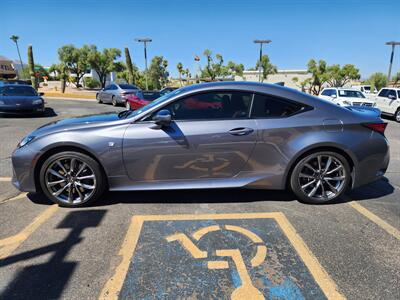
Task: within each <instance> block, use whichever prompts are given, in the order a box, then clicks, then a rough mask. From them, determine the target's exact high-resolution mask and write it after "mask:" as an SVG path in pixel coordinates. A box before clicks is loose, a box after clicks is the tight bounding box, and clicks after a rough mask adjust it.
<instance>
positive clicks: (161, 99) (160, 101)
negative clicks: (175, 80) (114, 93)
mask: <svg viewBox="0 0 400 300" xmlns="http://www.w3.org/2000/svg"><path fill="white" fill-rule="evenodd" d="M184 90H185V89H184V88H181V89H178V90H175V91H173V92H171V93H168V94H165V95H163V96H161V97H160V98H158V99H156V100H154V101H153V102H150V103H149V104H147V105H145V106H143V107H142V108H140V109H137V110H133V111H132V110H130V111H128V112H127V113H126V114H124V115H123V116H124V117H134V116H137V115H139V114H141V113H143V112H145V111H147V110H149V109H151V108H153V107H154V106H157V105H158V104H160V103H162V102H164V101H167V100H168V99H170V98H172V97H174V96H175V95H178V94H180V93H182V92H183V91H184Z"/></svg>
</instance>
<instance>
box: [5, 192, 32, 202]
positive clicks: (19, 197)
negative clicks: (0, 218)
mask: <svg viewBox="0 0 400 300" xmlns="http://www.w3.org/2000/svg"><path fill="white" fill-rule="evenodd" d="M26 195H27V193H20V194H18V195H17V196H14V197H11V198H6V199H0V204H3V203H6V202H10V201H14V200H20V199H24V198H25V197H26Z"/></svg>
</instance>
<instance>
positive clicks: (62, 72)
mask: <svg viewBox="0 0 400 300" xmlns="http://www.w3.org/2000/svg"><path fill="white" fill-rule="evenodd" d="M49 73H55V74H56V76H58V77H59V78H60V84H61V93H64V92H65V85H66V82H67V79H68V67H67V66H66V65H65V64H64V63H59V64H52V65H51V66H50V68H49Z"/></svg>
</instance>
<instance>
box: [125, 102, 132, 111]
mask: <svg viewBox="0 0 400 300" xmlns="http://www.w3.org/2000/svg"><path fill="white" fill-rule="evenodd" d="M125 107H126V109H127V110H131V105H130V103H129V101H126V103H125Z"/></svg>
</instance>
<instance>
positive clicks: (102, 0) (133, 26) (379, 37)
mask: <svg viewBox="0 0 400 300" xmlns="http://www.w3.org/2000/svg"><path fill="white" fill-rule="evenodd" d="M0 6H1V10H2V14H1V15H2V17H1V19H2V22H1V23H2V25H1V27H0V55H4V56H7V57H9V58H13V59H14V58H17V57H18V56H17V53H16V50H15V46H14V44H13V43H12V42H11V41H10V40H9V37H10V36H11V35H12V34H16V35H18V36H19V37H20V47H21V52H22V56H23V60H26V48H27V45H29V44H32V45H33V49H34V55H35V61H36V62H37V63H40V64H42V65H45V66H46V65H50V64H51V63H54V62H57V60H58V58H57V49H58V48H59V47H60V46H62V45H64V44H74V45H76V46H81V45H83V44H95V45H97V46H98V47H99V48H104V47H116V48H120V49H123V47H125V46H128V47H129V49H130V51H131V56H132V59H133V61H134V62H135V63H136V64H137V65H138V66H139V68H143V65H144V62H143V60H144V59H143V48H142V45H139V44H138V43H136V42H134V38H135V37H142V36H148V37H151V38H152V39H153V42H152V43H151V44H150V46H149V50H148V55H149V57H152V56H154V55H163V56H164V57H165V58H166V59H167V60H168V62H169V70H170V72H171V73H172V74H173V75H176V73H177V72H176V64H177V63H178V62H182V63H183V65H184V67H189V68H190V69H192V70H195V69H196V64H195V62H194V60H193V57H194V55H195V54H198V55H201V54H202V53H203V50H204V49H206V48H208V49H210V50H212V51H213V53H214V54H215V53H221V54H222V55H223V57H224V60H225V61H226V62H227V61H229V60H233V61H235V62H237V63H239V62H240V63H243V64H244V65H245V67H246V68H249V67H253V66H254V65H255V61H256V59H257V56H258V47H257V46H256V45H255V44H253V40H254V39H255V38H259V39H271V40H272V44H270V45H268V46H267V47H266V48H265V52H266V53H267V54H268V55H269V56H270V59H271V61H272V63H273V64H275V65H277V66H278V68H279V69H304V68H305V65H306V63H307V61H308V60H309V59H310V58H316V59H325V60H326V61H327V62H328V64H333V63H338V64H345V63H353V64H355V65H356V66H357V67H358V68H359V69H360V71H361V74H362V76H363V77H364V78H365V77H367V76H368V75H369V74H371V73H372V72H376V71H379V72H384V73H386V72H387V69H388V63H389V55H390V49H389V47H388V46H386V45H385V42H386V41H389V40H400V21H399V20H400V1H398V0H381V1H377V0H363V1H362V0H320V1H316V0H309V1H305V0H291V1H289V0H287V1H285V0H281V1H278V0H273V1H272V0H269V1H268V0H264V1H262V0H247V1H245V0H241V1H238V0H230V1H227V0H221V1H218V0H214V1H211V0H196V1H190V0H186V1H180V0H175V1H174V0H164V1H161V0H148V1H146V0H142V1H138V0H137V1H127V0H126V1H123V0H113V1H106V0H80V1H79V0H2V1H1V4H0ZM201 58H202V60H201V62H200V63H201V64H204V63H205V61H204V57H201ZM398 71H400V47H398V48H397V51H396V55H395V63H394V70H393V72H398Z"/></svg>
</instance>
